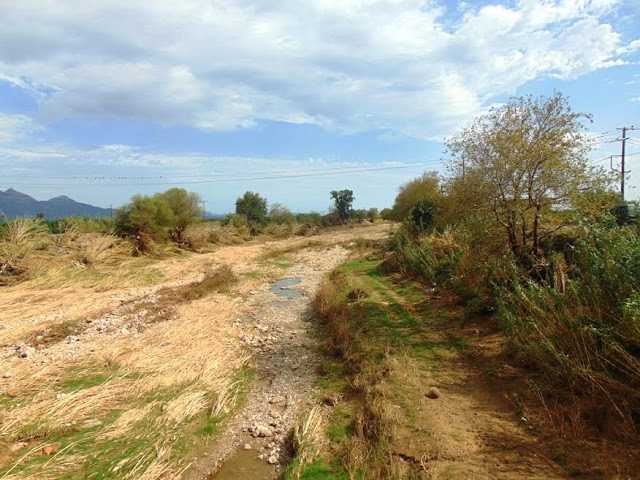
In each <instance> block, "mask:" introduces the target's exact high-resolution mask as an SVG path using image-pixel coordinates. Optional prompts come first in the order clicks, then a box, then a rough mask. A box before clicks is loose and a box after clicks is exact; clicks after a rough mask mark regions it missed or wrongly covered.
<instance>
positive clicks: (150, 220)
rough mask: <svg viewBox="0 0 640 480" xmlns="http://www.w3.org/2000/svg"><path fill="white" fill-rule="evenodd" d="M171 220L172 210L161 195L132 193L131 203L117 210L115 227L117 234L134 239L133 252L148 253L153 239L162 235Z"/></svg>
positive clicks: (172, 218)
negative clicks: (151, 195) (150, 195)
mask: <svg viewBox="0 0 640 480" xmlns="http://www.w3.org/2000/svg"><path fill="white" fill-rule="evenodd" d="M172 222H174V215H173V212H172V211H171V207H169V204H168V203H167V201H166V200H165V199H164V198H163V197H162V196H159V195H156V196H154V197H147V196H142V195H134V196H133V197H132V198H131V203H129V204H127V205H125V206H124V207H122V208H119V209H118V210H117V213H116V220H115V229H116V233H117V234H119V235H121V236H125V237H129V238H131V239H132V240H133V241H134V244H135V249H134V253H136V254H139V253H148V252H149V251H151V249H152V246H153V241H154V240H158V239H161V238H162V237H164V235H165V231H166V228H168V227H170V226H171V225H172Z"/></svg>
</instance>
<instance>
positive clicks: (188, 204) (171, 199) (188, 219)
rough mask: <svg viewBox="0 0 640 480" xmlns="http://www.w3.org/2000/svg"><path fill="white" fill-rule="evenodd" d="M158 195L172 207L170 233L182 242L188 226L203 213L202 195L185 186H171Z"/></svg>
mask: <svg viewBox="0 0 640 480" xmlns="http://www.w3.org/2000/svg"><path fill="white" fill-rule="evenodd" d="M156 196H157V197H158V198H159V199H161V200H164V201H165V202H166V203H167V205H168V206H169V208H170V209H171V212H172V214H173V215H172V217H171V225H170V227H169V235H170V236H171V238H172V239H173V240H174V241H176V242H177V243H179V244H181V243H182V242H183V235H184V232H185V230H186V229H187V227H188V226H189V225H190V224H192V223H194V222H196V221H197V220H198V219H199V218H200V216H201V215H202V209H201V208H200V203H201V199H200V195H198V194H197V193H194V192H188V191H186V190H185V189H184V188H171V189H169V190H167V191H166V192H164V193H159V194H158V195H156Z"/></svg>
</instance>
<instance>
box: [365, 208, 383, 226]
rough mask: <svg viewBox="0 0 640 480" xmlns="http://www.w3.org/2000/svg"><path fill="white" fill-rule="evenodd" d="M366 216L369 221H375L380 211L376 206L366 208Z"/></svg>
mask: <svg viewBox="0 0 640 480" xmlns="http://www.w3.org/2000/svg"><path fill="white" fill-rule="evenodd" d="M367 218H368V219H369V221H371V222H375V221H376V220H377V219H378V218H380V211H379V210H378V209H377V208H376V207H371V208H370V209H369V210H367Z"/></svg>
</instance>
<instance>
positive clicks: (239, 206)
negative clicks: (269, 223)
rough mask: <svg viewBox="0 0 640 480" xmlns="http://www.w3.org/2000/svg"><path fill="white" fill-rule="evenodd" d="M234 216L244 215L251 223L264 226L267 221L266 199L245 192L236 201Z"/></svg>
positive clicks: (253, 193)
mask: <svg viewBox="0 0 640 480" xmlns="http://www.w3.org/2000/svg"><path fill="white" fill-rule="evenodd" d="M236 214H237V215H244V216H245V217H247V220H248V221H249V222H251V223H255V224H258V225H264V224H265V223H266V219H267V199H266V198H262V197H261V196H260V195H259V194H257V193H255V192H245V194H244V195H243V196H242V197H238V199H237V200H236Z"/></svg>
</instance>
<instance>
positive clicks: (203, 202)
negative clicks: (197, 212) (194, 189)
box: [200, 200, 207, 220]
mask: <svg viewBox="0 0 640 480" xmlns="http://www.w3.org/2000/svg"><path fill="white" fill-rule="evenodd" d="M200 202H202V220H204V215H205V212H206V210H205V208H204V206H205V205H206V204H207V201H206V200H200Z"/></svg>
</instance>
